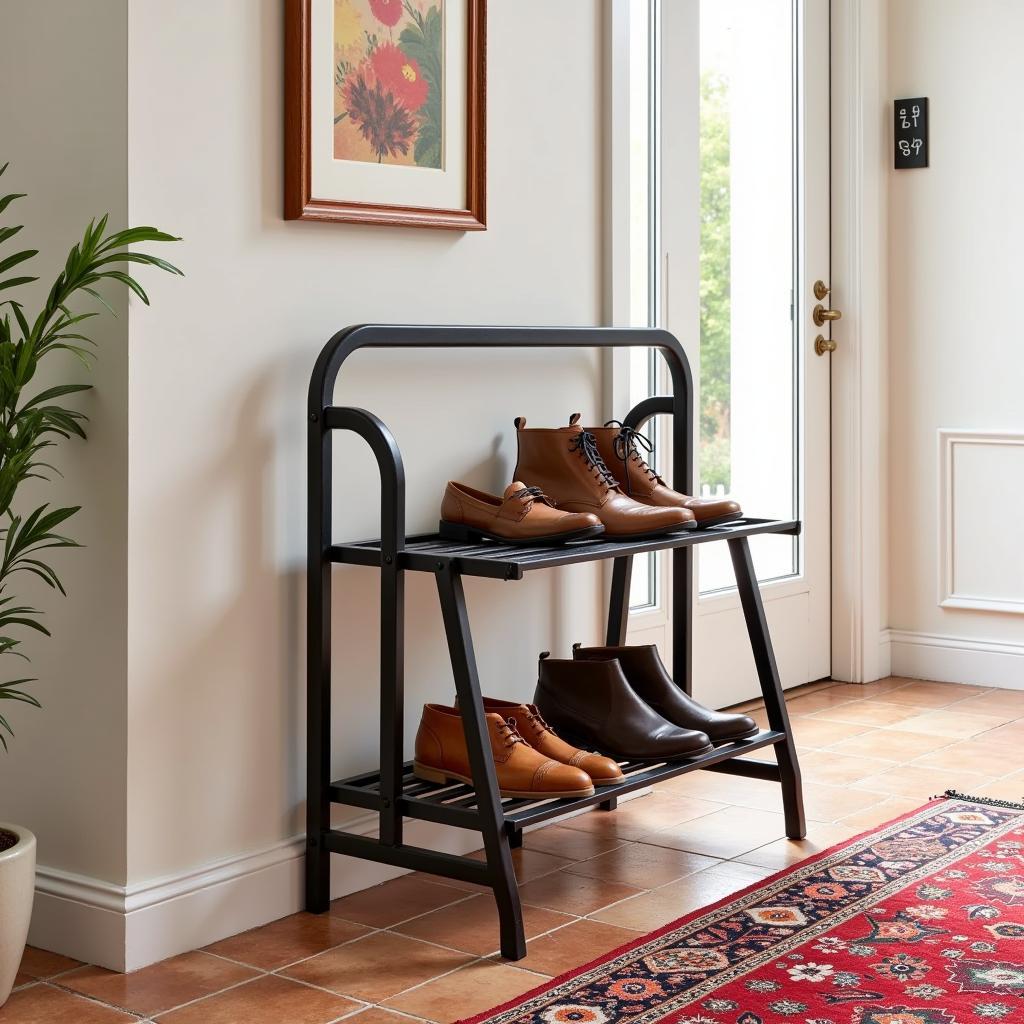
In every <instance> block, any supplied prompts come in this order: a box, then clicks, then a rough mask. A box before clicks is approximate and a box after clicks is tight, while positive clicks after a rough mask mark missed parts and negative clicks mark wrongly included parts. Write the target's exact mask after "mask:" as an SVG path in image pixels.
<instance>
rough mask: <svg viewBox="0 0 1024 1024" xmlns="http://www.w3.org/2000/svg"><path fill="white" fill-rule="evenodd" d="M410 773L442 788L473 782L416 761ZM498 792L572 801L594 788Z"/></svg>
mask: <svg viewBox="0 0 1024 1024" xmlns="http://www.w3.org/2000/svg"><path fill="white" fill-rule="evenodd" d="M412 773H413V775H415V776H416V778H417V779H421V780H422V781H423V782H436V783H438V784H439V785H442V786H443V785H445V783H448V782H451V781H453V780H454V781H455V782H463V783H465V784H466V785H467V786H472V785H473V780H472V779H470V778H468V777H467V776H465V775H456V774H455V773H454V772H440V771H438V770H437V769H436V768H427V767H426V765H422V764H420V763H419V762H418V761H413V763H412ZM498 792H499V793H500V794H501V796H503V797H514V798H515V799H517V800H566V799H569V800H574V799H576V798H577V797H585V796H593V795H594V787H593V786H591V787H590V788H589V789H571V790H566V791H565V792H558V793H548V792H543V793H537V792H529V791H526V790H518V789H502V788H499V789H498Z"/></svg>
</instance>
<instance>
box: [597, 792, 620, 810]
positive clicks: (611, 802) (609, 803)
mask: <svg viewBox="0 0 1024 1024" xmlns="http://www.w3.org/2000/svg"><path fill="white" fill-rule="evenodd" d="M597 806H598V808H599V809H600V810H602V811H614V810H615V808H616V807H618V806H619V798H618V797H617V796H612V797H609V798H608V799H607V800H602V801H601V802H600V803H599V804H598V805H597Z"/></svg>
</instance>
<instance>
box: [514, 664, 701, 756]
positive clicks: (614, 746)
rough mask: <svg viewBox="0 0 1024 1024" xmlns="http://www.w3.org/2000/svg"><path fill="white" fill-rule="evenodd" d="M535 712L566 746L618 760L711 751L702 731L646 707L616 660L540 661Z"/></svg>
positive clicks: (698, 753) (697, 754) (692, 754)
mask: <svg viewBox="0 0 1024 1024" xmlns="http://www.w3.org/2000/svg"><path fill="white" fill-rule="evenodd" d="M533 700H534V703H535V704H536V706H537V708H538V709H539V710H540V713H541V714H542V715H543V716H544V717H545V718H546V719H547V720H548V721H549V722H552V723H553V724H554V726H555V728H556V729H558V730H559V731H560V732H561V733H562V735H563V736H565V737H566V738H567V739H568V740H569V741H570V742H575V743H579V744H584V745H587V746H590V745H593V746H595V747H597V748H598V749H599V750H604V751H606V752H607V753H609V754H611V755H612V756H614V757H616V758H618V759H619V760H627V759H628V760H630V761H652V762H654V761H676V760H680V759H683V758H689V757H698V756H700V755H701V754H709V753H711V751H712V750H713V749H714V748H713V747H712V745H711V741H710V740H709V739H708V737H707V735H706V734H705V733H703V732H698V731H696V730H693V729H681V728H680V727H679V726H677V725H673V724H672V723H671V722H669V721H668V720H666V719H665V718H663V717H662V716H661V715H659V714H658V713H657V712H656V711H654V710H653V709H652V708H650V707H648V706H647V705H646V704H645V703H644V702H643V701H642V700H641V699H640V698H639V697H638V696H637V695H636V693H635V692H634V691H633V689H632V688H631V687H630V685H629V682H628V680H627V679H626V677H625V675H624V674H623V672H622V667H621V666H620V665H619V663H618V662H617V661H594V662H588V661H563V660H561V659H560V658H548V657H547V654H546V653H545V654H542V655H541V657H540V672H539V678H538V680H537V693H536V695H535V696H534V698H533Z"/></svg>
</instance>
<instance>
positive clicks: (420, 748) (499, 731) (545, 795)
mask: <svg viewBox="0 0 1024 1024" xmlns="http://www.w3.org/2000/svg"><path fill="white" fill-rule="evenodd" d="M484 718H485V719H486V722H487V732H488V734H489V736H490V740H491V754H492V756H493V757H494V766H495V768H496V769H497V775H498V789H499V790H500V792H501V795H502V796H503V797H506V796H507V797H525V798H527V799H537V800H548V799H551V798H552V797H583V796H593V795H594V784H593V782H591V780H590V776H589V775H588V774H587V773H586V772H585V771H583V769H582V768H576V767H574V766H573V765H568V764H559V762H558V761H556V760H554V759H553V758H550V757H545V755H544V754H542V753H540V752H539V751H537V750H534V749H533V747H531V746H530V745H529V744H528V743H527V742H526V740H524V739H523V737H522V736H520V735H519V733H518V731H517V730H516V727H515V725H513V724H511V723H509V722H507V721H506V720H505V719H504V718H502V717H501V715H496V714H487V715H485V716H484ZM412 770H413V773H414V774H415V776H416V778H418V779H423V780H424V781H425V782H439V783H445V782H448V781H450V780H451V779H456V780H457V781H459V782H465V783H466V784H467V785H469V786H472V785H473V773H472V771H471V769H470V766H469V751H468V750H467V749H466V734H465V732H464V731H463V728H462V715H461V714H460V713H459V711H458V709H457V708H449V707H444V706H443V705H441V704H424V705H423V717H422V718H421V719H420V727H419V731H418V732H417V733H416V749H415V756H414V760H413V768H412Z"/></svg>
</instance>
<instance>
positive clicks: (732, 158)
mask: <svg viewBox="0 0 1024 1024" xmlns="http://www.w3.org/2000/svg"><path fill="white" fill-rule="evenodd" d="M660 35H661V54H662V62H661V71H660V76H659V78H658V81H659V83H660V93H659V96H658V105H659V110H660V116H659V118H658V120H657V124H656V131H655V133H654V134H655V137H656V142H655V143H654V144H652V152H654V153H655V154H656V155H655V159H656V160H657V165H658V168H659V172H660V173H659V177H660V183H661V184H660V188H659V189H658V190H657V191H656V193H655V203H656V212H655V218H654V219H655V221H656V223H657V224H658V227H659V231H660V237H659V239H658V244H657V247H656V256H655V258H653V259H652V260H651V262H650V264H649V267H650V270H649V272H650V273H652V274H653V275H654V277H655V278H656V281H657V288H658V289H659V294H660V295H661V297H662V301H661V302H660V303H659V305H658V307H657V308H658V319H657V320H656V321H655V322H656V323H660V324H663V325H664V326H666V327H667V328H668V329H669V330H670V331H672V333H673V334H675V335H676V337H678V338H679V339H680V341H681V342H682V343H683V346H684V347H685V348H686V350H687V354H688V355H689V357H690V362H691V365H692V366H693V370H694V376H695V385H696V391H697V403H696V404H697V409H696V416H695V422H694V425H693V426H694V429H695V431H696V432H697V434H698V438H699V462H698V465H699V479H698V487H699V489H700V493H701V494H703V495H707V496H715V495H718V494H722V495H730V496H732V497H734V498H736V500H738V501H739V502H740V503H741V505H742V506H743V509H744V511H745V512H746V514H748V515H750V516H756V517H771V518H799V519H801V520H802V522H803V533H802V535H801V536H800V537H799V538H784V537H765V538H755V540H754V541H753V542H752V544H751V548H752V551H753V555H754V561H755V565H756V568H757V571H758V577H759V579H760V581H761V583H762V594H763V597H764V600H765V608H766V614H767V616H768V621H769V626H770V628H771V631H772V635H773V641H774V644H775V652H776V657H777V660H778V663H779V668H780V673H781V675H782V678H783V683H784V685H787V686H792V685H796V684H799V683H805V682H807V681H809V680H812V679H818V678H822V677H823V676H826V675H827V674H828V672H829V667H830V645H831V634H830V630H831V623H830V589H829V586H830V579H829V577H830V566H829V558H830V504H829V500H830V499H829V492H830V478H829V474H830V453H829V435H830V422H829V417H830V408H829V383H830V373H831V369H830V363H829V358H828V357H827V356H826V357H824V358H822V357H820V356H818V355H816V353H815V349H814V339H815V336H816V335H817V333H818V331H819V328H817V327H816V326H815V325H814V324H813V322H812V320H811V314H812V310H813V308H814V305H815V303H816V300H815V298H814V295H813V285H814V282H815V281H816V280H817V279H821V280H823V281H825V282H826V283H827V282H828V277H829V270H830V266H829V247H830V234H831V232H830V209H829V192H830V190H829V132H830V121H829V105H830V95H829V48H830V37H829V4H828V3H825V2H824V0H692V2H687V3H679V4H675V3H673V4H663V5H662V6H661V15H660ZM668 54H671V55H672V59H671V60H669V59H668V57H667V55H668ZM827 333H828V332H827V328H826V329H825V334H826V336H827ZM661 464H662V465H665V464H666V463H665V453H661ZM696 561H697V567H698V581H699V591H700V596H699V599H698V600H697V602H696V611H695V622H694V693H695V696H696V697H697V698H698V699H699V700H701V701H703V702H704V703H705V704H707V705H709V706H713V707H723V706H726V705H728V704H732V703H735V702H738V701H741V700H746V699H749V698H751V697H753V696H755V695H757V694H758V692H759V690H758V686H757V681H756V672H755V669H754V664H753V658H752V656H751V653H750V649H749V645H748V643H747V639H746V631H745V627H744V624H743V616H742V610H741V609H740V607H739V600H738V595H737V594H736V591H735V588H734V582H735V578H734V575H733V571H732V565H731V561H730V559H729V554H728V549H727V547H726V546H725V545H724V544H723V545H702V546H700V547H699V548H698V549H697V559H696ZM662 568H663V570H664V569H665V566H664V563H662Z"/></svg>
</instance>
